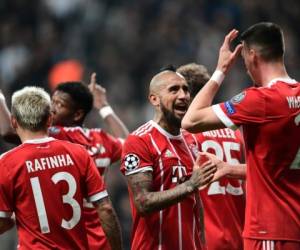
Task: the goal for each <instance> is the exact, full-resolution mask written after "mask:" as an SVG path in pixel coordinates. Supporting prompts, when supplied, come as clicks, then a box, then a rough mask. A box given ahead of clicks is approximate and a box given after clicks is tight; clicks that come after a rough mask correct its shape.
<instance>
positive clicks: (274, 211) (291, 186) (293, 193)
mask: <svg viewBox="0 0 300 250" xmlns="http://www.w3.org/2000/svg"><path fill="white" fill-rule="evenodd" d="M213 110H214V111H215V113H216V115H217V116H218V117H219V118H220V120H221V121H222V122H223V123H224V124H225V125H226V126H227V127H231V128H234V127H236V126H241V128H242V131H243V136H244V140H245V149H246V160H247V182H246V184H247V186H246V188H247V194H246V195H247V199H246V202H247V203H246V217H245V228H244V237H246V238H253V239H273V240H294V241H300V84H299V83H296V82H295V81H293V80H291V79H288V80H287V79H275V80H273V81H272V82H270V84H269V86H268V87H260V88H254V87H253V88H249V89H247V90H246V91H244V92H242V93H241V94H239V95H237V96H235V97H233V98H232V99H231V100H230V101H227V102H225V103H221V104H218V105H215V106H213Z"/></svg>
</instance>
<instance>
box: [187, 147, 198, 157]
mask: <svg viewBox="0 0 300 250" xmlns="http://www.w3.org/2000/svg"><path fill="white" fill-rule="evenodd" d="M189 147H190V149H191V151H192V152H193V155H194V157H197V156H198V154H199V149H198V147H197V145H195V144H190V145H189Z"/></svg>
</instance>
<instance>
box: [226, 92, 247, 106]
mask: <svg viewBox="0 0 300 250" xmlns="http://www.w3.org/2000/svg"><path fill="white" fill-rule="evenodd" d="M245 96H246V92H245V91H243V92H241V93H239V94H237V95H235V96H234V97H232V98H231V100H230V101H231V102H232V103H233V104H237V103H240V102H241V101H242V100H243V99H244V98H245Z"/></svg>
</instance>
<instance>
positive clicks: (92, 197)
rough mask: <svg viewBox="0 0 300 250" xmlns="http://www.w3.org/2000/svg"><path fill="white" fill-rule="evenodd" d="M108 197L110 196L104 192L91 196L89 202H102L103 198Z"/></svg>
mask: <svg viewBox="0 0 300 250" xmlns="http://www.w3.org/2000/svg"><path fill="white" fill-rule="evenodd" d="M107 196H108V193H107V191H106V190H104V191H102V192H99V193H97V194H94V195H92V196H90V197H89V198H88V199H87V201H89V202H95V201H98V200H101V199H103V198H105V197H107Z"/></svg>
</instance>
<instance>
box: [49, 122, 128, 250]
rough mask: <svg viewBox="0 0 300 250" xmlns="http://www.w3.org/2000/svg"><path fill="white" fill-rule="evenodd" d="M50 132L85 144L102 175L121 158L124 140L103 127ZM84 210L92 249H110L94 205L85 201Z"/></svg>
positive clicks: (59, 128)
mask: <svg viewBox="0 0 300 250" xmlns="http://www.w3.org/2000/svg"><path fill="white" fill-rule="evenodd" d="M49 134H50V135H51V136H52V137H54V138H57V139H60V140H67V141H70V142H73V143H78V144H80V145H82V146H84V147H85V148H86V149H87V151H88V153H89V154H90V156H91V157H92V158H93V159H94V161H95V164H96V166H97V168H98V170H99V172H100V174H101V175H102V174H103V173H104V171H105V168H106V167H108V166H109V165H111V164H112V163H114V162H116V161H117V160H119V159H120V158H121V151H122V142H121V141H120V140H119V139H116V138H114V137H112V136H111V135H109V134H107V133H106V132H104V131H103V130H102V129H99V128H95V129H87V128H82V127H61V126H52V127H50V128H49ZM83 212H84V213H83V216H84V220H85V226H86V230H87V232H88V234H87V237H88V242H89V247H90V250H98V249H103V250H104V249H110V246H109V243H108V241H107V239H106V237H105V234H104V232H103V229H102V227H101V224H100V221H99V217H98V213H97V211H96V210H95V209H94V208H93V205H92V204H91V203H88V202H86V201H84V210H83Z"/></svg>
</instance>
